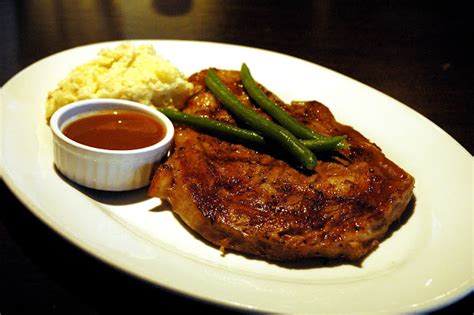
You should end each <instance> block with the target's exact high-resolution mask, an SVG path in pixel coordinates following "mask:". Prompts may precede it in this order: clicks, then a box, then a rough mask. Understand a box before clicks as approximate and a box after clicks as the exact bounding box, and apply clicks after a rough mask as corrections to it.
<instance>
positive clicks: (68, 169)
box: [50, 99, 174, 191]
mask: <svg viewBox="0 0 474 315" xmlns="http://www.w3.org/2000/svg"><path fill="white" fill-rule="evenodd" d="M107 109H109V110H110V109H124V110H125V109H126V110H133V111H138V112H142V113H145V114H147V115H150V116H152V117H154V118H155V119H156V120H158V121H159V122H160V123H161V124H162V125H163V126H164V127H165V136H164V138H163V139H162V140H161V141H160V142H158V143H156V144H154V145H152V146H149V147H146V148H141V149H135V150H106V149H98V148H94V147H90V146H87V145H83V144H81V143H78V142H76V141H74V140H71V139H70V138H68V137H66V136H65V135H64V133H63V132H62V129H63V127H64V126H65V125H66V124H67V123H68V121H70V120H71V119H74V118H75V117H76V116H77V115H82V114H85V113H88V112H95V111H101V110H107ZM50 126H51V130H52V132H53V142H54V143H53V147H54V163H55V165H56V167H57V169H58V170H59V171H60V172H61V173H62V174H63V175H64V176H66V177H67V178H69V179H70V180H72V181H74V182H76V183H78V184H80V185H82V186H86V187H89V188H94V189H100V190H107V191H125V190H132V189H137V188H141V187H144V186H146V185H148V184H149V183H150V179H151V175H152V174H151V172H152V169H153V165H154V164H155V163H157V162H159V161H160V160H161V159H162V158H163V157H164V155H165V154H166V153H167V152H168V150H169V147H170V144H171V140H172V139H173V136H174V128H173V124H172V123H171V121H170V120H169V119H168V118H167V117H166V116H165V115H163V114H162V113H160V112H159V111H157V110H155V109H153V108H151V107H150V106H146V105H142V104H139V103H136V102H132V101H126V100H118V99H89V100H83V101H78V102H75V103H71V104H69V105H66V106H64V107H62V108H60V109H58V110H57V111H56V112H55V113H54V115H53V116H52V117H51V120H50Z"/></svg>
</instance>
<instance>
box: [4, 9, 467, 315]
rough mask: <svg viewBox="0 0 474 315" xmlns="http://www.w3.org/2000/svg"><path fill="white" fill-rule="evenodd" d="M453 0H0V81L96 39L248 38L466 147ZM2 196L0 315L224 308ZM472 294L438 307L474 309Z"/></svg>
mask: <svg viewBox="0 0 474 315" xmlns="http://www.w3.org/2000/svg"><path fill="white" fill-rule="evenodd" d="M459 3H461V2H452V1H451V2H440V3H436V2H435V1H426V2H425V1H421V2H420V1H355V0H354V1H340V0H339V1H338V0H336V1H330V0H327V1H263V0H256V1H243V0H241V1H236V0H235V1H234V0H227V1H218V0H213V1H208V0H202V1H199V0H194V1H193V0H161V1H159V0H155V1H129V0H121V1H111V0H103V1H92V0H89V1H86V0H83V1H80V0H71V1H60V0H49V1H47V0H38V1H32V0H30V1H27V0H23V1H13V0H12V1H2V0H0V23H1V24H0V40H1V43H2V45H1V46H0V85H3V84H5V83H6V82H7V81H8V80H9V79H10V78H11V77H12V76H13V75H15V73H17V72H18V71H20V70H21V69H23V68H25V67H27V66H28V65H30V64H32V63H33V62H35V61H37V60H39V59H41V58H44V57H46V56H48V55H51V54H53V53H56V52H59V51H62V50H64V49H68V48H72V47H76V46H80V45H84V44H89V43H94V42H101V41H109V40H121V39H184V40H186V39H187V40H203V41H216V42H225V43H232V44H239V45H246V46H254V47H259V48H264V49H269V50H275V51H279V52H282V53H285V54H289V55H293V56H296V57H300V58H303V59H306V60H309V61H311V62H314V63H317V64H320V65H322V66H325V67H328V68H330V69H333V70H335V71H338V72H340V73H343V74H345V75H347V76H349V77H352V78H354V79H356V80H358V81H361V82H363V83H365V84H367V85H369V86H371V87H373V88H375V89H377V90H380V91H381V92H383V93H385V94H387V95H389V96H391V97H393V98H395V99H397V100H399V101H401V102H402V103H404V104H406V105H408V106H409V107H411V108H413V109H414V110H416V111H418V112H419V113H421V114H422V115H424V116H426V117H427V118H429V119H430V120H431V121H433V122H434V123H435V124H437V125H438V126H440V127H441V128H442V129H444V130H445V131H446V132H447V133H449V134H450V135H451V136H452V137H453V138H454V139H456V140H457V141H458V142H459V143H460V144H461V145H462V146H463V147H464V148H466V150H468V151H469V153H471V154H473V152H474V143H473V140H472V134H473V128H472V126H473V111H472V105H473V98H474V92H473V80H472V76H473V74H474V66H473V51H472V49H471V47H470V46H472V42H473V39H474V32H473V30H474V27H473V24H474V23H473V22H472V20H473V19H472V18H471V16H470V15H471V13H470V10H468V8H467V7H464V6H462V5H460V4H459ZM189 53H190V58H199V56H194V55H193V54H192V52H189ZM32 84H34V82H32ZM27 92H28V91H27V90H26V91H25V93H27ZM400 127H401V128H403V122H400ZM414 154H416V152H414ZM0 193H1V199H0V202H1V205H2V206H1V211H0V314H1V315H5V314H17V313H27V314H33V313H34V314H41V313H52V314H62V313H67V314H103V313H104V314H105V313H115V312H118V313H130V314H136V313H142V312H145V311H146V312H161V311H164V310H165V309H166V308H167V307H171V310H172V311H181V310H188V309H189V307H191V309H190V310H193V311H208V312H230V310H227V309H221V308H219V307H216V306H213V305H207V304H205V303H202V302H199V301H194V300H191V299H189V298H184V297H180V296H177V295H175V294H173V293H170V292H166V291H163V290H161V289H159V288H157V287H154V286H151V285H148V284H146V283H143V282H141V281H139V280H136V279H134V278H132V277H129V276H128V275H126V274H123V273H121V272H119V271H117V270H115V269H112V268H110V267H109V266H107V265H105V264H103V263H102V262H100V261H97V260H96V259H94V258H92V257H90V256H89V255H88V254H86V253H84V252H82V251H80V250H78V249H76V248H75V247H74V246H71V245H70V244H68V243H67V242H66V241H64V240H63V239H62V238H61V237H59V236H58V235H57V234H56V233H55V232H53V231H51V230H50V229H49V228H48V227H46V226H44V225H43V224H42V223H41V222H39V221H38V220H37V219H36V218H34V217H33V215H32V214H30V212H29V211H28V210H27V209H26V208H25V207H23V206H22V205H21V203H20V202H19V201H18V200H17V199H16V198H15V197H14V196H13V195H12V194H11V193H10V191H9V190H8V188H7V187H6V186H5V185H4V184H3V182H0ZM446 252H447V253H449V249H446ZM447 268H455V262H453V266H447ZM470 276H471V277H472V275H470ZM466 277H469V275H466ZM368 294H370V292H368ZM469 302H470V301H468V299H467V298H466V299H463V300H461V301H460V302H458V303H455V304H453V305H450V306H448V307H447V308H444V309H443V310H442V311H441V312H447V311H449V312H456V313H465V314H472V312H473V307H472V304H470V303H469ZM461 310H463V311H461Z"/></svg>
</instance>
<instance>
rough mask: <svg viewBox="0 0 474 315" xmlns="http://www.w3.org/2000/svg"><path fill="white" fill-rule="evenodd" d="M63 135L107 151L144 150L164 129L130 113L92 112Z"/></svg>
mask: <svg viewBox="0 0 474 315" xmlns="http://www.w3.org/2000/svg"><path fill="white" fill-rule="evenodd" d="M62 132H63V133H64V134H65V135H66V136H67V137H68V138H70V139H72V140H74V141H76V142H79V143H81V144H85V145H88V146H91V147H95V148H99V149H108V150H134V149H140V148H145V147H148V146H151V145H153V144H155V143H158V142H159V141H160V140H161V139H163V138H164V136H165V128H164V126H163V125H162V124H161V123H160V122H159V121H157V120H156V119H154V118H153V117H150V116H149V115H147V114H144V113H141V112H138V111H132V110H104V111H98V112H94V113H91V114H90V115H87V116H84V117H83V118H79V119H77V120H75V121H73V122H72V123H70V124H69V125H67V126H66V127H65V128H64V129H63V130H62Z"/></svg>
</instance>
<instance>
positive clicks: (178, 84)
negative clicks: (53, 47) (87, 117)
mask: <svg viewBox="0 0 474 315" xmlns="http://www.w3.org/2000/svg"><path fill="white" fill-rule="evenodd" d="M192 88H193V86H192V84H191V83H189V82H188V81H187V80H186V78H185V77H184V75H183V74H182V73H181V72H180V71H179V70H178V69H177V68H176V67H175V66H174V65H173V64H171V63H170V62H169V61H167V60H165V59H163V58H162V57H160V56H158V55H157V54H156V52H155V50H154V48H153V47H152V46H151V45H141V46H133V45H131V44H122V45H120V46H118V47H116V48H115V49H103V50H101V51H100V52H99V55H98V57H97V58H96V59H94V60H91V61H90V62H88V63H86V64H83V65H81V66H78V67H77V68H75V69H74V70H73V71H72V72H71V73H70V74H69V76H68V77H67V78H65V79H64V80H62V81H61V82H60V83H59V85H58V88H57V89H56V90H54V91H52V92H50V93H49V94H48V99H47V102H46V118H47V119H49V118H50V117H51V115H53V113H54V112H55V111H56V110H57V109H58V108H60V107H62V106H64V105H66V104H69V103H72V102H75V101H79V100H83V99H89V98H119V99H126V100H131V101H136V102H140V103H143V104H147V105H154V106H157V107H170V106H172V107H176V108H180V107H182V105H183V104H184V101H185V100H186V98H187V97H188V96H189V95H190V94H191V91H192Z"/></svg>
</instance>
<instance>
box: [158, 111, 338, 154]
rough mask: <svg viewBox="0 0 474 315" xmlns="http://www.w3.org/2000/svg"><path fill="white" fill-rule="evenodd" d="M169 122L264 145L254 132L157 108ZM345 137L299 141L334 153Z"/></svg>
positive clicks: (319, 150) (263, 140)
mask: <svg viewBox="0 0 474 315" xmlns="http://www.w3.org/2000/svg"><path fill="white" fill-rule="evenodd" d="M158 110H159V111H160V112H162V113H163V114H164V115H165V116H167V117H168V118H169V119H170V120H171V121H173V122H177V123H181V124H184V125H188V126H191V127H195V128H198V129H200V130H203V131H207V132H211V133H214V134H216V135H217V136H223V137H228V138H231V139H233V140H236V141H239V142H243V143H246V144H254V145H265V144H267V142H266V141H265V138H264V137H262V136H261V135H260V134H258V133H256V132H255V131H252V130H248V129H243V128H239V127H237V126H234V125H231V124H228V123H224V122H221V121H217V120H214V119H211V118H207V117H203V116H197V115H193V114H186V113H183V112H180V111H177V110H175V109H171V108H158ZM345 138H346V137H345V136H336V137H331V138H328V139H324V140H300V141H301V143H302V144H303V145H304V146H305V147H307V148H309V149H310V150H311V151H317V152H321V151H334V150H338V149H342V148H344V147H345V145H344V144H343V141H344V139H345Z"/></svg>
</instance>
